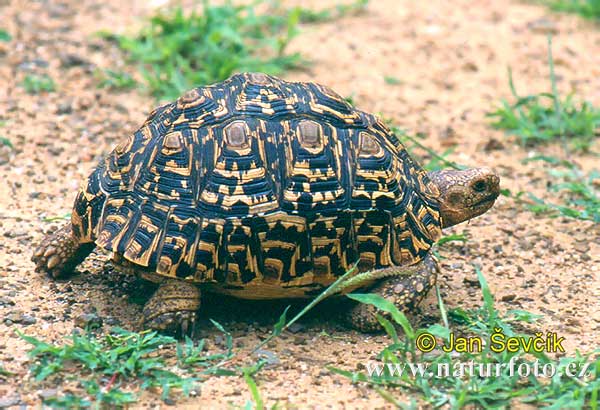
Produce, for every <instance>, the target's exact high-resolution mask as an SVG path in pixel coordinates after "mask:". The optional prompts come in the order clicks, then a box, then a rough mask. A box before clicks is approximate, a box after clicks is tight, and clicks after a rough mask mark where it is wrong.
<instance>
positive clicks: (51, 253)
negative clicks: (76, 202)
mask: <svg viewBox="0 0 600 410" xmlns="http://www.w3.org/2000/svg"><path fill="white" fill-rule="evenodd" d="M94 246H95V245H94V244H93V243H84V244H82V243H79V241H78V240H77V239H75V238H74V237H73V232H72V230H71V223H70V222H69V223H67V224H65V225H64V226H62V227H61V228H59V229H57V230H56V231H55V232H54V233H52V234H50V235H48V236H46V237H45V238H44V240H42V243H40V245H39V246H38V247H37V248H36V250H35V251H34V252H33V256H32V257H31V261H32V262H34V263H35V271H36V272H45V273H47V274H48V275H49V276H51V277H53V278H55V279H58V278H63V277H66V276H69V275H70V274H71V273H72V272H73V270H74V269H75V267H76V266H77V265H79V264H80V263H81V262H83V260H84V259H85V258H86V257H87V256H88V255H89V254H90V253H91V252H92V250H93V249H94Z"/></svg>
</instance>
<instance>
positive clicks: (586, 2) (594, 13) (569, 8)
mask: <svg viewBox="0 0 600 410" xmlns="http://www.w3.org/2000/svg"><path fill="white" fill-rule="evenodd" d="M548 5H549V6H550V8H551V9H552V10H555V11H561V12H566V13H576V14H579V15H581V16H583V17H585V18H589V19H600V0H550V1H549V4H548Z"/></svg>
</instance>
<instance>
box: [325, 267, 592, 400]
mask: <svg viewBox="0 0 600 410" xmlns="http://www.w3.org/2000/svg"><path fill="white" fill-rule="evenodd" d="M476 271H477V274H478V278H479V283H480V286H481V290H482V293H483V305H482V307H480V308H478V309H472V310H463V309H459V310H453V311H450V318H451V319H452V321H453V323H454V324H460V325H461V326H462V328H464V331H465V333H468V334H469V335H471V337H473V336H478V337H481V338H482V339H483V340H484V341H485V340H490V336H491V335H492V334H494V333H498V332H499V331H500V329H501V331H502V334H503V335H505V336H506V337H516V336H523V337H527V336H526V335H520V334H518V333H517V332H516V331H515V330H514V328H513V324H518V323H519V322H527V323H530V322H531V321H534V320H536V319H537V317H536V316H535V315H532V314H531V313H529V312H524V311H520V310H514V311H509V312H507V314H506V315H504V316H503V315H501V314H500V313H499V312H498V311H497V310H496V309H495V307H494V297H493V295H492V293H491V292H490V289H489V287H488V285H487V282H486V280H485V277H484V276H483V274H482V273H481V271H480V270H479V269H476ZM349 297H351V298H352V299H355V300H357V301H360V302H363V303H369V304H372V305H374V306H376V307H377V308H379V309H381V310H383V311H384V312H388V313H389V314H390V317H391V321H390V320H388V319H385V318H384V317H381V316H380V317H379V318H378V319H379V320H380V322H381V323H382V325H383V326H384V328H385V329H386V332H387V333H388V335H389V336H390V338H391V340H392V343H391V344H390V345H389V346H388V347H386V348H385V349H384V350H383V351H382V352H381V353H379V355H378V356H377V358H378V362H379V363H380V364H381V367H379V368H378V370H380V371H373V370H375V369H374V368H373V367H367V371H366V372H365V371H348V370H343V369H339V368H336V367H331V368H330V370H332V371H333V372H335V373H338V374H340V375H342V376H344V377H347V378H348V379H350V380H352V381H353V382H354V383H365V384H367V385H368V386H370V387H373V388H374V389H375V390H376V391H377V392H379V393H380V395H381V396H382V397H383V398H384V399H385V400H387V401H388V402H390V403H391V404H393V405H394V406H396V407H400V406H403V407H405V408H415V407H416V403H414V401H413V402H412V403H406V404H403V403H401V402H400V400H398V399H397V398H395V397H394V396H395V395H394V393H395V392H396V391H397V390H403V391H408V392H412V393H420V395H419V396H420V397H421V398H422V400H424V401H426V402H428V403H429V404H430V405H432V406H433V407H435V408H438V407H444V408H451V409H461V408H464V407H465V406H469V405H470V406H476V407H481V408H511V407H512V406H514V405H515V404H516V403H515V402H516V401H521V402H523V403H528V404H530V405H532V406H536V407H539V406H550V407H549V408H556V409H558V408H565V406H567V405H569V408H574V409H583V408H594V409H595V408H597V403H598V402H597V399H598V391H599V390H600V378H599V375H600V359H598V358H597V357H596V358H593V355H594V354H596V355H598V353H600V351H596V352H592V353H590V354H586V355H582V354H579V353H576V355H575V356H574V357H562V358H561V359H560V360H558V362H557V361H554V360H552V359H551V358H550V357H548V356H547V355H546V354H545V353H544V352H541V353H538V352H534V353H531V354H525V353H523V352H522V351H516V352H509V351H502V352H500V353H497V352H494V351H493V350H492V349H491V348H490V346H491V344H490V343H487V344H483V348H482V350H481V351H479V352H478V351H475V352H466V353H457V352H445V351H443V350H442V349H440V348H439V347H438V348H435V350H433V351H431V352H429V353H422V352H421V351H419V349H416V345H417V340H418V339H419V338H420V337H421V335H423V334H425V333H428V334H430V335H433V336H434V337H435V338H436V340H438V343H439V340H442V341H444V342H447V341H448V340H449V336H450V333H451V331H450V329H449V328H448V327H445V326H441V325H439V324H434V325H432V326H430V327H428V328H423V329H414V328H413V327H412V325H411V324H410V323H409V321H408V320H407V318H406V316H405V315H404V314H403V313H402V312H400V311H398V309H397V308H396V307H395V306H393V305H391V304H390V303H389V302H388V301H387V300H386V299H384V298H382V297H380V296H378V295H372V294H367V295H364V294H360V295H359V294H351V295H349ZM392 322H393V323H395V324H397V325H399V326H400V327H401V328H402V329H403V331H404V335H405V338H404V340H401V339H400V338H399V336H398V334H397V333H396V330H395V328H394V326H393V325H392ZM421 346H423V345H421ZM533 359H537V361H538V362H537V363H538V365H539V366H540V367H542V366H544V365H546V364H551V365H552V366H555V368H556V369H557V371H556V374H555V376H554V377H552V378H541V377H540V378H536V377H534V376H532V375H530V376H528V377H520V376H519V375H518V373H516V375H515V374H512V375H511V374H510V373H511V372H510V370H509V369H510V365H509V363H510V362H511V361H513V362H514V363H515V366H519V365H521V364H523V363H527V364H528V365H530V366H531V368H534V366H535V363H534V360H533ZM471 363H472V364H473V366H474V368H475V369H479V366H483V368H484V369H485V368H486V366H491V367H492V368H494V366H495V365H496V364H504V368H503V370H502V368H501V371H499V372H498V373H496V372H495V370H494V371H493V372H492V375H491V377H481V376H480V374H479V373H477V370H475V372H474V373H470V374H469V372H467V371H465V370H464V369H465V368H469V367H470V366H471ZM569 363H574V364H573V365H572V366H574V368H577V369H578V370H583V369H586V372H585V375H582V376H581V377H570V376H568V375H567V373H566V369H567V366H568V365H569ZM587 365H589V366H587ZM369 366H371V365H369ZM461 366H462V367H461ZM586 366H587V367H586ZM446 367H448V368H449V369H450V371H449V375H448V376H446V375H445V374H444V372H443V371H442V372H441V373H438V369H444V368H446ZM461 368H462V369H463V370H462V371H461V370H460V369H461ZM369 369H370V370H369ZM400 369H402V371H401V370H400ZM411 369H412V370H414V373H413V372H412V371H411ZM429 371H432V372H433V373H429ZM438 374H442V375H443V377H439V376H437V375H438ZM484 374H485V373H484ZM586 406H587V407H586Z"/></svg>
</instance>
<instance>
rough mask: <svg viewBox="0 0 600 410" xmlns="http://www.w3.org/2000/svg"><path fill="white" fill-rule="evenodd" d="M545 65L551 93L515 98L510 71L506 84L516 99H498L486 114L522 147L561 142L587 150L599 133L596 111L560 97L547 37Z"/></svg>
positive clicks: (588, 105) (585, 105) (598, 116)
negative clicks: (514, 137) (548, 72)
mask: <svg viewBox="0 0 600 410" xmlns="http://www.w3.org/2000/svg"><path fill="white" fill-rule="evenodd" d="M548 65H549V68H550V85H551V91H550V92H546V93H540V94H533V95H527V96H524V97H522V96H519V95H518V94H517V91H516V88H515V85H514V82H513V77H512V71H511V70H510V69H509V71H508V83H509V86H510V90H511V93H512V95H513V97H514V99H515V100H516V102H514V103H510V102H508V101H507V100H502V102H501V106H500V107H498V108H497V109H496V110H495V111H492V112H490V113H488V114H487V116H488V117H489V118H491V119H493V122H492V126H493V127H494V128H498V129H503V130H506V131H508V132H509V133H510V134H513V135H516V136H517V137H519V140H520V143H521V145H523V146H531V145H535V144H538V143H544V142H551V141H556V140H561V141H562V142H563V144H564V145H565V148H567V146H568V144H570V145H571V146H572V147H573V148H575V149H576V150H584V151H587V150H589V148H590V145H591V144H592V143H593V141H594V139H595V137H596V136H597V135H598V134H599V133H600V110H598V109H597V108H595V107H593V106H592V105H591V104H590V103H588V102H586V101H584V102H581V103H579V104H577V103H576V102H575V101H574V100H573V95H568V96H567V97H565V98H563V97H561V96H560V95H559V93H558V91H557V87H556V76H555V74H554V60H553V57H552V40H551V37H548Z"/></svg>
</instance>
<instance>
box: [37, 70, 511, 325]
mask: <svg viewBox="0 0 600 410" xmlns="http://www.w3.org/2000/svg"><path fill="white" fill-rule="evenodd" d="M498 194H499V177H498V176H497V175H496V174H495V173H494V171H492V170H491V169H489V168H486V167H482V168H472V169H466V170H442V171H437V172H426V171H425V170H424V169H423V168H422V167H420V166H419V165H418V164H417V163H416V162H415V161H414V160H413V159H412V158H411V157H410V156H409V154H408V152H407V151H406V149H405V147H403V145H402V144H401V142H400V141H399V140H398V138H397V137H396V136H395V135H394V134H393V133H392V132H391V131H390V129H389V128H388V127H386V125H385V124H384V123H383V122H382V121H381V120H379V119H378V118H377V117H375V116H373V115H371V114H368V113H365V112H362V111H359V110H358V109H356V108H354V107H352V106H351V105H350V104H349V103H348V102H347V101H345V100H344V99H343V98H342V97H340V96H339V95H338V94H336V93H335V92H334V91H332V90H331V89H329V88H327V87H325V86H322V85H319V84H316V83H311V82H288V81H284V80H281V79H279V78H276V77H273V76H270V75H266V74H262V73H241V74H236V75H233V76H232V77H230V78H228V79H227V80H225V81H223V82H220V83H216V84H213V85H210V86H206V87H198V88H194V89H192V90H190V91H187V92H186V93H184V94H183V95H182V96H181V97H179V98H178V99H177V100H176V101H175V102H172V103H168V104H165V105H162V106H160V107H158V108H157V109H155V110H154V111H153V112H152V113H151V114H150V115H149V117H148V118H147V119H146V121H145V122H144V124H143V125H142V126H141V128H139V129H138V130H137V131H136V132H135V133H134V134H133V135H130V136H129V137H128V138H127V139H125V140H123V141H122V142H121V143H120V144H119V145H117V146H116V148H115V149H114V150H113V151H112V152H111V153H110V154H109V155H108V156H107V157H106V158H105V159H104V160H102V161H101V162H100V164H99V165H98V166H97V168H96V169H95V170H94V171H93V172H92V173H91V175H90V176H89V177H88V179H87V180H86V181H84V182H83V184H82V185H81V187H80V189H79V192H78V193H77V196H76V199H75V202H74V206H73V212H72V216H71V220H70V222H68V223H66V224H65V225H64V226H63V227H61V228H59V229H57V230H56V231H55V232H54V233H52V234H50V235H48V236H47V237H46V238H45V239H44V240H43V241H42V242H41V244H40V245H39V247H38V248H37V249H36V250H35V252H34V255H33V257H32V261H34V262H35V264H36V271H43V272H46V273H48V274H49V275H50V276H51V277H53V278H61V277H66V276H68V275H69V274H71V273H72V272H73V270H74V268H75V267H76V265H78V264H79V263H81V262H82V261H83V260H84V259H85V258H86V257H87V256H88V255H89V254H90V253H91V252H92V250H93V249H94V248H95V247H96V246H98V247H100V248H104V249H106V250H109V251H112V253H113V255H114V262H115V264H116V266H118V267H120V268H121V269H124V270H125V271H126V272H130V273H135V274H138V275H140V276H141V277H143V278H145V279H147V280H151V281H153V282H156V283H158V284H159V286H158V289H157V290H156V292H155V293H154V294H153V295H152V296H151V297H150V298H149V300H148V301H147V303H146V304H145V306H144V308H143V312H142V315H143V323H144V325H145V326H146V327H149V328H153V329H157V330H160V331H167V332H179V331H182V332H188V331H189V330H190V329H191V328H193V326H192V325H193V324H194V322H195V320H196V313H197V311H198V309H199V307H200V295H201V292H204V291H206V292H216V293H220V294H227V295H232V296H235V297H239V298H245V299H276V298H302V297H304V298H310V297H313V296H314V295H315V294H317V293H319V292H320V291H322V290H323V289H324V288H325V287H327V286H328V285H330V284H331V283H332V282H334V281H335V280H336V279H337V278H339V277H340V275H343V274H344V273H345V272H347V271H348V270H349V269H351V268H352V267H353V266H356V268H357V270H358V272H366V273H365V274H362V276H361V280H360V281H358V282H356V281H355V283H354V286H353V287H352V288H361V289H366V290H368V291H370V292H374V293H378V294H381V295H383V296H384V297H386V298H387V299H388V300H391V301H393V303H394V304H395V305H397V306H398V307H399V308H400V309H403V310H407V309H411V308H413V307H414V306H416V304H417V303H419V301H420V300H421V299H422V298H423V297H424V295H425V294H426V293H427V292H428V290H429V289H430V288H431V287H432V285H433V284H434V283H435V280H436V277H437V273H438V265H437V262H436V260H435V258H434V256H433V255H432V252H431V250H432V245H434V243H435V242H436V240H437V239H439V237H440V236H441V232H442V228H446V227H450V226H453V225H456V224H458V223H460V222H463V221H467V220H469V219H471V218H473V217H476V216H478V215H481V214H482V213H484V212H486V211H487V210H488V209H490V208H491V207H492V205H493V203H494V201H495V199H496V198H497V196H498ZM349 290H352V289H350V288H347V289H343V291H344V292H347V291H349ZM344 292H341V293H344ZM345 316H346V317H347V319H348V321H349V322H350V324H351V325H353V326H354V327H355V328H357V329H359V330H363V331H372V330H374V329H376V328H377V324H378V323H377V320H376V319H375V309H374V308H372V307H369V306H368V305H360V304H359V305H355V306H353V307H350V308H349V309H348V311H347V312H346V313H345Z"/></svg>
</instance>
